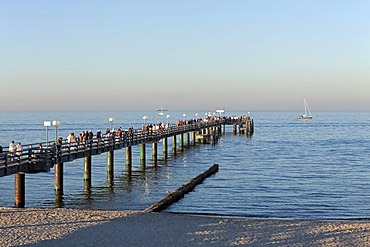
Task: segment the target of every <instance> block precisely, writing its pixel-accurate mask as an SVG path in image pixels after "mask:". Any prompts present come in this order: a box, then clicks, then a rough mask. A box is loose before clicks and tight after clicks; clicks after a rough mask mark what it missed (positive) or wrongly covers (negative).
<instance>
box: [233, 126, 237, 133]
mask: <svg viewBox="0 0 370 247" xmlns="http://www.w3.org/2000/svg"><path fill="white" fill-rule="evenodd" d="M236 133H237V125H236V123H233V134H235V135H236Z"/></svg>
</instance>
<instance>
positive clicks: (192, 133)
mask: <svg viewBox="0 0 370 247" xmlns="http://www.w3.org/2000/svg"><path fill="white" fill-rule="evenodd" d="M226 125H232V126H233V133H234V134H237V133H238V129H239V134H245V135H252V134H253V132H254V123H253V120H252V119H250V118H249V117H212V118H208V119H195V120H192V121H186V122H185V123H184V124H182V125H178V124H177V125H170V126H167V127H166V128H162V129H148V128H146V127H147V126H142V128H139V129H132V130H130V131H125V132H123V133H122V134H121V135H103V136H102V137H96V136H95V137H94V138H92V139H90V140H85V141H77V142H70V143H68V142H67V139H62V140H60V142H58V141H53V142H40V143H41V144H42V147H39V146H38V144H39V143H37V144H27V145H23V150H22V151H20V152H10V151H9V148H8V147H5V148H3V150H0V151H1V152H0V177H4V176H10V175H14V176H15V183H14V186H15V188H14V191H15V192H14V193H15V195H14V199H15V207H17V208H22V207H24V206H25V175H26V174H27V173H41V172H50V170H51V169H54V190H55V196H56V201H61V200H62V195H63V180H64V178H63V168H64V165H65V164H66V163H68V162H71V161H74V160H76V159H81V160H82V159H83V165H84V166H83V167H84V176H83V180H84V184H85V186H87V187H90V186H91V177H92V174H91V170H92V169H91V167H92V156H95V155H102V154H103V153H107V166H106V169H107V179H108V180H113V177H114V158H113V157H114V152H115V151H116V150H120V149H125V154H126V160H125V161H126V167H127V168H128V169H131V166H132V158H133V157H132V147H133V146H139V147H140V157H139V158H140V165H141V167H142V168H144V169H145V165H146V160H147V157H146V148H147V147H148V146H149V147H150V146H151V148H152V152H151V153H152V157H151V158H152V161H153V163H154V164H156V163H157V162H156V161H157V159H158V146H157V144H158V143H159V142H160V141H162V149H163V150H162V151H163V152H162V153H163V157H164V158H165V159H166V158H167V155H168V153H169V151H170V150H168V142H169V140H171V139H172V145H171V148H172V153H174V154H176V152H178V151H182V150H184V148H185V147H186V148H190V147H191V146H195V145H196V143H202V144H203V143H204V144H216V143H217V141H218V138H219V136H220V135H222V133H223V132H224V133H225V126H226ZM57 204H58V203H57Z"/></svg>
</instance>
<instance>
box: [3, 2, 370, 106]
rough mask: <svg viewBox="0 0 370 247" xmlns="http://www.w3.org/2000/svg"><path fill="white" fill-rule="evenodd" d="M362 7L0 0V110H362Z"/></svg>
mask: <svg viewBox="0 0 370 247" xmlns="http://www.w3.org/2000/svg"><path fill="white" fill-rule="evenodd" d="M369 13H370V1H367V0H362V1H361V0H353V1H348V0H346V1H342V0H325V1H322V0H281V1H279V0H270V1H264V0H258V1H249V0H240V1H237V0H223V1H221V0H220V1H218V0H187V1H173V0H171V1H170V0H168V1H158V0H156V1H152V0H151V1H144V0H140V1H136V0H130V1H124V0H122V1H113V0H112V1H100V0H96V1H94V0H84V1H78V0H73V1H68V0H67V1H42V0H38V1H36V0H27V1H19V0H12V1H1V2H0V37H1V38H0V84H1V89H0V90H1V97H0V110H152V109H155V108H158V107H160V105H164V106H165V108H168V109H171V110H182V109H187V110H198V109H199V110H208V109H210V110H213V109H215V108H219V107H225V108H226V109H228V110H248V111H262V110H277V111H280V110H302V109H303V98H304V97H305V98H306V99H307V100H308V103H309V105H310V107H311V111H325V110H370V14H369Z"/></svg>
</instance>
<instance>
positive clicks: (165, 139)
mask: <svg viewBox="0 0 370 247" xmlns="http://www.w3.org/2000/svg"><path fill="white" fill-rule="evenodd" d="M162 141H163V143H162V145H163V146H162V148H163V155H164V158H165V159H167V154H168V143H167V137H165V138H163V140H162Z"/></svg>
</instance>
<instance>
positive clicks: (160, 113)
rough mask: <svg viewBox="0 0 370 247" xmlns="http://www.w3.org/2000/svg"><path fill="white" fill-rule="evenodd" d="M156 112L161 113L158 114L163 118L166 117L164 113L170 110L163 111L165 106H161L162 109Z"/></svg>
mask: <svg viewBox="0 0 370 247" xmlns="http://www.w3.org/2000/svg"><path fill="white" fill-rule="evenodd" d="M156 111H159V112H158V114H159V115H161V116H163V115H164V112H165V111H168V110H166V109H163V106H161V108H160V109H156Z"/></svg>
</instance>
